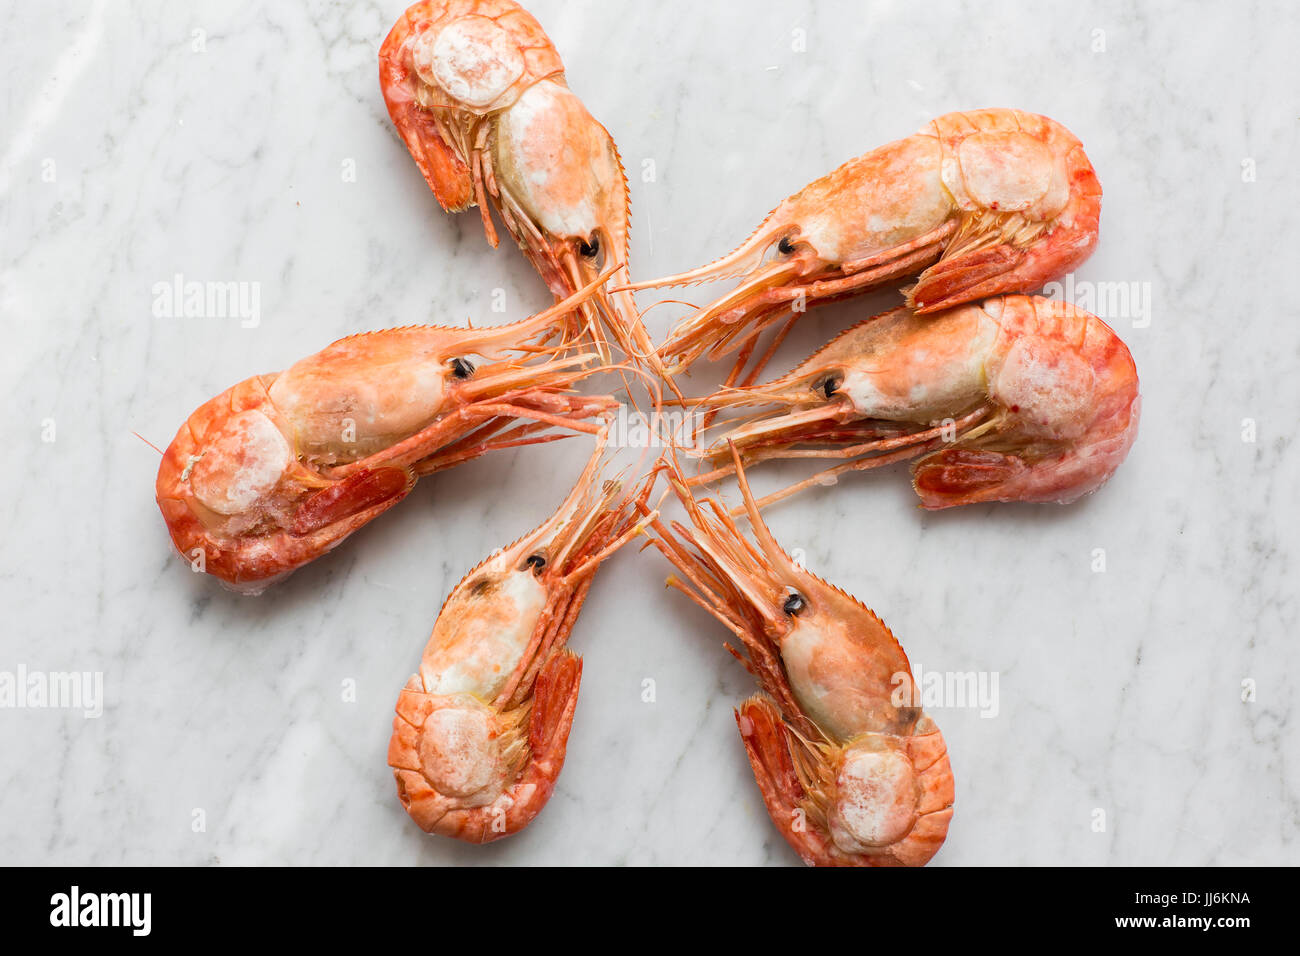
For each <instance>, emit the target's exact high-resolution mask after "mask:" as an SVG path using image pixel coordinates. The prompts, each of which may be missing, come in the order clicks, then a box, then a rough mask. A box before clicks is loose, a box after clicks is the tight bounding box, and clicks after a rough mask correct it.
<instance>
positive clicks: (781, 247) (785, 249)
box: [776, 236, 794, 256]
mask: <svg viewBox="0 0 1300 956" xmlns="http://www.w3.org/2000/svg"><path fill="white" fill-rule="evenodd" d="M776 251H777V252H779V253H781V255H783V256H789V255H793V254H794V243H793V242H791V241H790V237H789V236H786V237H784V238H783V239H782V240H781V241H780V242H778V243H777V244H776Z"/></svg>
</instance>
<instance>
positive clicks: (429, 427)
mask: <svg viewBox="0 0 1300 956" xmlns="http://www.w3.org/2000/svg"><path fill="white" fill-rule="evenodd" d="M599 281H601V280H597V282H599ZM595 285H596V283H592V284H591V285H589V286H587V287H586V288H585V289H583V290H581V291H580V292H579V293H578V296H576V297H575V298H574V299H571V300H566V302H564V303H561V304H560V305H558V306H556V307H555V308H552V309H549V310H547V311H545V312H541V313H538V314H537V315H535V316H533V317H532V318H530V319H525V320H523V321H521V322H516V323H513V324H510V325H504V326H498V327H494V328H482V329H463V328H449V327H446V326H408V327H406V328H399V329H387V330H384V331H379V332H366V333H362V334H360V335H351V336H348V337H347V338H344V339H340V340H339V341H337V342H335V343H334V344H333V345H330V346H328V347H327V348H325V349H324V350H322V351H320V352H317V353H316V354H315V355H312V356H310V357H309V358H306V359H303V360H302V361H300V362H298V363H297V364H295V365H293V366H292V367H290V368H289V369H288V370H286V371H284V372H280V373H278V374H269V375H257V376H254V377H253V378H250V379H247V380H246V381H243V382H240V383H239V384H238V385H235V386H233V387H232V388H229V389H227V390H226V391H224V392H222V393H221V394H220V395H218V396H217V397H216V398H213V399H211V400H210V401H208V402H206V403H205V404H203V405H201V406H199V408H198V409H197V410H196V411H195V412H194V413H193V414H192V415H190V417H189V419H188V420H187V421H186V422H185V424H184V425H182V426H181V428H180V430H179V431H178V432H177V433H176V437H175V438H174V439H173V440H172V443H171V445H169V446H168V448H167V450H166V452H164V453H163V459H162V464H161V465H160V466H159V469H158V479H157V483H156V493H157V499H158V507H159V508H160V509H161V511H162V515H163V519H164V520H165V521H166V523H167V528H168V530H169V531H170V533H171V538H172V543H173V544H174V545H175V547H176V550H177V551H178V552H179V553H180V555H181V557H182V558H183V559H185V560H186V561H189V562H190V563H191V566H192V567H193V568H194V569H195V570H198V571H206V572H207V573H208V574H212V575H215V576H216V577H217V578H219V579H220V580H221V581H222V582H223V583H224V584H226V585H228V586H229V587H231V588H233V589H235V590H240V591H245V592H248V593H254V594H255V593H258V592H260V591H262V590H264V589H265V588H266V587H267V586H268V585H269V584H271V583H272V582H273V581H275V580H276V579H278V578H281V577H283V576H285V575H286V574H288V573H289V572H291V571H293V570H294V569H296V568H298V567H301V566H302V565H304V564H306V563H307V562H309V561H311V560H313V559H315V558H317V557H319V556H320V555H322V554H324V553H325V552H327V551H329V550H330V549H332V548H334V547H335V546H336V545H338V544H339V543H340V542H342V541H343V539H345V538H346V537H347V536H348V535H350V534H352V532H354V531H356V530H357V529H358V528H360V527H361V526H362V525H364V524H366V523H367V522H369V521H371V520H372V519H374V518H376V517H378V516H379V515H380V514H382V513H383V512H384V511H386V510H388V509H389V508H391V507H392V506H393V505H395V504H397V503H398V502H399V501H401V500H402V499H403V498H405V497H406V495H407V494H408V493H409V492H410V491H411V489H412V487H413V486H414V484H415V481H416V479H417V478H419V477H421V476H423V475H428V474H432V473H433V472H435V471H440V470H442V469H445V468H450V467H452V466H454V465H457V464H460V463H461V462H464V461H468V460H470V459H472V458H477V457H478V456H480V455H483V454H485V453H487V452H489V451H492V450H494V449H500V448H510V447H514V446H518V445H526V444H532V443H536V442H543V441H550V440H553V439H554V438H558V437H563V436H564V435H565V434H567V433H568V432H572V431H577V432H587V433H592V434H594V433H595V432H597V431H598V430H599V425H597V424H596V423H594V422H590V421H585V419H588V418H592V417H594V416H599V415H603V414H604V413H606V412H607V411H609V410H610V409H612V408H616V407H617V406H618V402H617V401H616V400H615V399H614V398H612V397H609V396H592V395H583V394H578V393H576V392H575V391H574V390H573V389H572V386H573V385H574V384H575V383H576V382H578V381H579V380H580V379H582V378H584V377H585V376H587V375H589V374H591V373H592V372H593V371H598V369H597V368H593V367H591V366H590V363H591V362H592V360H593V359H594V358H595V356H594V355H591V354H571V353H568V352H566V350H565V349H564V348H563V347H562V346H548V345H545V344H544V342H545V341H546V340H547V339H549V338H551V337H552V336H553V335H554V333H555V332H556V330H557V328H558V326H559V325H560V324H562V323H564V322H566V321H567V320H568V310H569V309H571V308H573V307H574V305H575V304H576V301H577V300H578V299H579V298H581V297H582V296H584V295H589V294H590V293H591V291H592V290H593V289H594V287H595ZM556 428H559V429H563V430H564V431H555V430H553V429H556Z"/></svg>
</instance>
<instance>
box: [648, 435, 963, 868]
mask: <svg viewBox="0 0 1300 956" xmlns="http://www.w3.org/2000/svg"><path fill="white" fill-rule="evenodd" d="M663 468H664V470H666V471H667V473H668V475H669V480H670V482H671V484H672V486H673V489H674V490H675V492H676V494H677V497H678V498H679V499H680V500H681V502H682V504H683V505H684V506H685V507H686V509H687V512H688V514H689V515H690V521H691V524H692V525H693V528H688V527H684V526H683V525H681V524H680V523H678V522H674V523H673V525H672V528H671V529H669V528H667V527H665V526H664V524H663V523H662V522H661V521H659V520H658V519H657V518H655V519H654V520H653V521H652V522H651V524H652V528H653V529H654V531H655V534H654V535H653V536H652V537H651V542H652V544H653V545H654V546H655V547H656V548H658V550H659V551H661V552H662V553H663V554H664V556H665V557H667V558H668V560H669V561H670V562H671V563H672V564H673V565H674V566H675V567H676V568H677V570H678V572H679V573H680V574H681V577H677V576H673V577H670V578H669V579H668V584H669V586H670V587H673V588H676V589H677V590H679V591H681V592H682V593H683V594H685V595H686V596H687V597H689V598H690V599H691V600H692V601H694V602H695V603H696V604H698V605H700V606H701V607H702V608H704V609H705V610H706V611H708V612H709V613H710V614H712V615H713V616H714V617H715V618H716V619H717V620H718V621H719V622H721V623H722V625H723V626H724V627H726V628H727V629H728V630H729V631H731V633H732V634H734V635H735V637H736V639H737V640H738V641H739V644H740V646H741V647H742V648H743V653H742V652H741V651H738V650H737V649H736V648H735V647H734V646H733V645H731V644H728V645H727V649H728V650H729V651H731V653H732V654H733V655H735V656H736V658H737V659H738V660H740V661H741V663H742V664H744V665H745V668H746V669H747V670H748V671H749V672H750V673H751V674H752V675H753V676H754V677H755V678H756V679H757V681H758V683H759V686H760V687H761V688H762V690H763V693H762V694H759V695H757V696H754V697H751V698H750V699H749V700H747V701H745V702H744V703H743V704H741V706H740V708H739V709H738V710H737V711H736V723H737V724H738V725H739V727H740V733H741V737H742V739H743V740H744V744H745V750H746V752H747V753H748V756H749V762H750V766H751V767H752V768H753V771H754V777H755V779H756V780H757V782H758V787H759V790H760V791H761V793H762V796H763V802H764V803H765V804H766V805H767V812H768V815H769V816H770V817H771V818H772V822H773V823H774V824H775V825H776V828H777V829H778V830H779V831H780V832H781V835H782V836H783V837H785V839H786V841H787V842H788V843H789V844H790V845H791V846H792V847H793V848H794V850H795V852H797V853H798V854H799V856H800V857H802V858H803V860H804V862H805V863H809V864H812V865H820V866H891V865H893V866H897V865H903V866H920V865H923V864H925V863H927V862H928V861H929V860H930V859H931V858H932V857H933V856H934V855H935V853H937V852H938V850H939V847H940V846H942V844H943V842H944V839H945V838H946V836H947V833H948V824H949V821H950V820H951V818H952V806H953V798H954V789H953V775H952V767H951V765H950V763H949V760H948V751H947V747H946V746H945V744H944V741H943V735H942V734H941V733H940V732H939V728H938V727H937V726H935V723H934V721H932V720H931V719H930V718H929V717H928V716H926V715H925V714H924V713H923V712H922V710H921V708H920V707H917V706H914V703H915V700H916V696H915V693H914V686H913V678H912V671H911V666H910V664H909V663H908V660H907V655H906V654H905V653H904V652H903V648H902V647H901V646H899V643H898V641H897V640H895V638H894V636H893V634H892V633H890V630H889V628H887V627H886V626H885V624H884V622H883V621H881V620H880V618H878V617H877V616H876V615H875V614H874V613H873V612H872V611H870V610H869V609H868V608H867V607H866V606H865V605H863V604H862V603H861V602H859V601H858V600H857V599H856V598H853V597H851V596H850V595H848V594H846V593H844V592H843V591H841V590H840V589H839V588H836V587H834V586H832V585H830V584H827V583H826V582H825V581H823V580H822V579H821V578H819V577H817V576H816V575H814V574H812V573H810V572H809V571H806V570H804V569H803V568H802V567H800V566H799V565H798V564H797V563H795V561H793V560H792V559H791V558H790V556H789V555H788V554H786V552H785V551H784V550H782V548H781V546H780V545H779V544H777V542H776V540H775V539H774V538H773V537H772V533H771V532H770V531H769V530H768V528H767V525H765V524H764V523H763V519H762V517H761V516H760V514H759V510H758V505H757V503H756V502H755V501H754V497H753V495H752V494H751V492H750V490H749V484H748V482H747V481H746V479H745V472H744V469H743V467H742V464H741V460H740V457H739V455H738V454H737V455H736V457H735V468H736V476H737V478H738V483H739V485H740V490H741V494H742V495H743V496H744V500H745V509H746V511H747V512H748V515H749V520H750V524H751V526H752V528H753V531H754V538H755V540H756V541H757V545H758V546H757V547H754V545H752V544H751V543H750V542H749V541H748V540H747V539H746V538H744V537H742V535H741V533H740V531H739V530H738V528H737V526H736V524H735V522H734V521H733V520H732V519H731V516H730V515H729V514H728V512H727V510H726V509H725V507H723V506H722V505H720V504H719V503H718V502H717V501H715V500H713V499H706V501H705V502H704V504H703V505H701V504H700V503H698V502H696V501H695V500H694V499H693V498H692V496H691V493H690V491H689V490H688V489H687V485H686V482H685V481H684V480H683V478H682V475H681V472H680V471H678V470H677V468H676V465H675V464H670V463H667V462H665V464H664V465H663ZM705 505H707V506H708V510H706V508H705Z"/></svg>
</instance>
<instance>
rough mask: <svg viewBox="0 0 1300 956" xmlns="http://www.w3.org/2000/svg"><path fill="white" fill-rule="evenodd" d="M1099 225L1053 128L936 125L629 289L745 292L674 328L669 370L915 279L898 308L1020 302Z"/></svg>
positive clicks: (1009, 121)
mask: <svg viewBox="0 0 1300 956" xmlns="http://www.w3.org/2000/svg"><path fill="white" fill-rule="evenodd" d="M1100 215H1101V185H1100V183H1098V181H1097V176H1096V173H1094V172H1093V168H1092V164H1091V163H1089V161H1088V157H1087V156H1086V155H1085V154H1084V151H1083V146H1082V144H1081V143H1080V142H1079V140H1078V139H1076V138H1075V137H1074V135H1073V134H1071V133H1070V131H1069V130H1067V129H1066V128H1065V127H1064V126H1062V125H1061V124H1059V123H1057V122H1055V121H1054V120H1051V119H1048V118H1047V117H1045V116H1037V115H1034V114H1031V113H1023V112H1021V111H1019V110H1009V109H988V110H978V111H974V112H969V113H948V114H946V115H944V116H940V117H939V118H938V119H935V120H932V121H931V122H929V123H927V124H926V125H925V127H924V128H923V129H922V130H921V131H920V132H919V133H917V134H916V135H914V136H909V137H907V138H906V139H901V140H898V141H897V142H893V143H890V144H889V145H887V146H882V147H880V148H879V149H875V150H872V151H871V152H869V153H866V154H865V155H863V156H860V157H858V158H857V159H853V160H850V161H849V162H847V163H845V164H844V165H843V166H841V167H839V168H838V169H836V170H835V171H834V172H831V173H829V174H827V175H826V176H824V177H822V178H821V179H819V180H817V181H816V182H813V183H811V184H809V185H808V186H806V187H804V188H803V189H802V190H800V191H799V192H797V193H795V194H794V195H793V196H791V197H790V198H789V199H787V200H785V201H784V202H783V203H781V205H779V206H777V207H776V209H774V210H773V211H772V212H771V214H770V215H768V217H767V219H765V220H764V221H763V224H762V225H761V226H759V227H758V229H757V230H755V232H754V233H753V235H751V236H750V237H749V239H748V240H746V241H745V242H744V243H742V244H741V246H740V247H739V248H738V249H736V250H735V251H734V252H732V253H730V254H729V255H726V256H724V257H722V258H721V259H718V260H717V261H715V262H713V263H712V264H710V265H708V266H704V267H703V268H700V269H695V270H692V271H690V272H683V273H681V274H679V275H674V276H668V277H666V278H663V279H655V280H651V281H648V282H638V283H635V284H633V285H631V286H628V288H630V289H650V288H660V287H663V286H673V285H684V284H692V283H697V282H711V281H714V280H718V279H727V278H733V277H740V278H742V279H743V280H744V281H743V282H741V284H740V285H739V286H737V287H736V288H735V289H733V290H732V291H731V292H728V293H727V294H725V295H723V296H722V297H721V298H719V299H718V300H717V301H715V302H713V303H712V304H711V305H708V306H706V307H705V308H703V309H700V310H699V311H697V312H696V313H694V314H693V315H691V316H689V317H688V318H686V319H684V320H683V321H682V322H680V323H679V324H678V325H677V327H676V328H675V329H673V331H672V332H671V333H670V335H669V337H668V340H667V341H666V342H664V344H663V345H662V346H661V347H660V355H661V356H662V357H663V359H664V360H665V362H670V363H672V368H673V370H676V369H680V368H685V367H687V366H689V365H690V364H691V363H692V362H694V361H695V360H697V359H698V358H700V357H701V356H704V355H706V354H707V355H708V357H709V358H718V357H720V356H722V355H724V354H726V353H728V352H730V351H733V350H734V349H737V348H741V347H745V348H752V346H753V342H754V341H755V339H756V337H757V336H758V334H759V333H760V332H761V331H762V330H763V329H764V328H766V327H767V326H769V325H770V324H772V323H773V322H776V321H778V320H779V319H781V318H784V317H794V316H795V315H796V314H797V312H798V311H802V310H803V307H804V306H805V305H807V304H814V305H815V304H817V303H819V302H830V301H835V300H839V299H844V298H847V297H850V296H853V295H857V294H860V293H862V292H865V291H867V290H870V289H874V288H876V287H878V286H881V285H883V284H885V283H888V282H891V281H895V280H899V279H902V278H904V277H906V276H910V275H915V274H917V273H920V277H919V279H918V280H917V282H916V284H915V285H914V286H913V287H912V288H911V290H910V291H909V292H908V293H907V304H908V305H909V306H910V307H912V308H914V309H916V310H917V311H918V312H922V313H925V312H937V311H940V310H942V309H947V308H950V307H952V306H955V305H959V304H961V303H964V302H972V301H975V300H977V299H982V298H985V297H987V296H993V295H1000V294H1003V293H1008V292H1032V291H1034V290H1035V289H1038V288H1040V287H1041V286H1042V285H1043V284H1044V283H1046V282H1048V281H1050V280H1051V279H1054V278H1057V277H1059V276H1061V275H1063V274H1065V273H1066V272H1068V271H1069V270H1071V269H1073V268H1075V267H1076V266H1078V265H1079V264H1080V263H1082V262H1083V261H1084V260H1085V259H1086V258H1087V257H1088V256H1089V255H1090V254H1091V253H1092V250H1093V248H1094V247H1095V246H1096V243H1097V227H1098V220H1099V218H1100Z"/></svg>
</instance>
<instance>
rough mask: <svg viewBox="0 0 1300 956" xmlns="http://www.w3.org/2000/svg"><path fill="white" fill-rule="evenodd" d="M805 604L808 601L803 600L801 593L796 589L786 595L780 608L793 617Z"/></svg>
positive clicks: (806, 604)
mask: <svg viewBox="0 0 1300 956" xmlns="http://www.w3.org/2000/svg"><path fill="white" fill-rule="evenodd" d="M807 606H808V602H807V601H806V600H804V596H803V595H802V594H800V593H799V592H798V591H791V592H790V593H789V595H788V596H787V597H786V599H785V603H784V604H782V605H781V610H783V611H785V613H786V614H789V615H790V616H791V617H794V616H795V615H796V614H798V613H799V612H800V611H802V610H803V609H804V608H805V607H807Z"/></svg>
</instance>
